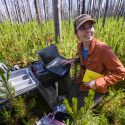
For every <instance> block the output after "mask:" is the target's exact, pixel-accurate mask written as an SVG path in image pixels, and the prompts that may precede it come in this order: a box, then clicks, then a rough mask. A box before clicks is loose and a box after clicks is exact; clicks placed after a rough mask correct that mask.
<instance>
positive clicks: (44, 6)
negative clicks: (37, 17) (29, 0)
mask: <svg viewBox="0 0 125 125" xmlns="http://www.w3.org/2000/svg"><path fill="white" fill-rule="evenodd" d="M43 8H44V15H45V22H47V15H46V5H45V0H43Z"/></svg>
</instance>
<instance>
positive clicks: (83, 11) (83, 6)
mask: <svg viewBox="0 0 125 125" xmlns="http://www.w3.org/2000/svg"><path fill="white" fill-rule="evenodd" d="M85 3H86V0H83V2H82V14H84V13H85Z"/></svg>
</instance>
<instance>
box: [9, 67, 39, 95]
mask: <svg viewBox="0 0 125 125" xmlns="http://www.w3.org/2000/svg"><path fill="white" fill-rule="evenodd" d="M9 82H10V83H11V85H12V86H13V87H14V88H15V91H16V96H18V95H21V94H23V93H25V92H27V91H30V90H32V89H34V88H36V87H37V86H38V83H39V82H38V80H37V79H36V78H35V76H34V75H33V73H32V72H31V70H30V69H28V68H23V69H19V70H16V71H12V72H10V79H9Z"/></svg>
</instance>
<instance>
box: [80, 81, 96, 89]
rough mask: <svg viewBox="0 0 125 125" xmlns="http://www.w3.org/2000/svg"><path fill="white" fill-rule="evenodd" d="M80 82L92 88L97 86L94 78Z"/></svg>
mask: <svg viewBox="0 0 125 125" xmlns="http://www.w3.org/2000/svg"><path fill="white" fill-rule="evenodd" d="M82 84H84V86H87V87H90V88H92V89H96V88H97V86H96V82H95V80H92V81H90V82H86V83H82Z"/></svg>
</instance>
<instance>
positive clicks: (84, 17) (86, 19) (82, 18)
mask: <svg viewBox="0 0 125 125" xmlns="http://www.w3.org/2000/svg"><path fill="white" fill-rule="evenodd" d="M75 22H76V29H79V28H80V27H81V26H82V25H83V24H84V23H85V22H92V23H93V24H94V23H96V22H95V21H94V19H93V18H92V17H91V16H90V15H88V14H81V15H79V16H78V17H76V18H75Z"/></svg>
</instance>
